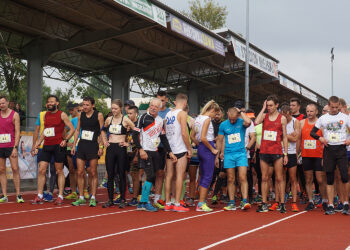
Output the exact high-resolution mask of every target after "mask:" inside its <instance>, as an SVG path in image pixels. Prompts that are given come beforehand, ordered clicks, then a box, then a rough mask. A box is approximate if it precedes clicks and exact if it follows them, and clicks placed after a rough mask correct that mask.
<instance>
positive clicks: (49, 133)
mask: <svg viewBox="0 0 350 250" xmlns="http://www.w3.org/2000/svg"><path fill="white" fill-rule="evenodd" d="M44 135H45V137H53V136H55V128H45V129H44Z"/></svg>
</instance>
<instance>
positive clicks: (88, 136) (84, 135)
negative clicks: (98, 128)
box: [81, 130, 94, 141]
mask: <svg viewBox="0 0 350 250" xmlns="http://www.w3.org/2000/svg"><path fill="white" fill-rule="evenodd" d="M92 138H94V132H93V131H88V130H83V131H81V139H83V140H87V141H92Z"/></svg>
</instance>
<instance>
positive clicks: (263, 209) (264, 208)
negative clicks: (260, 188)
mask: <svg viewBox="0 0 350 250" xmlns="http://www.w3.org/2000/svg"><path fill="white" fill-rule="evenodd" d="M256 211H257V212H258V213H267V212H268V211H269V210H268V209H267V205H266V203H263V204H261V205H260V206H259V207H258V209H257V210H256Z"/></svg>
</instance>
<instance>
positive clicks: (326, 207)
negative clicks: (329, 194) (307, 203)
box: [322, 202, 328, 211]
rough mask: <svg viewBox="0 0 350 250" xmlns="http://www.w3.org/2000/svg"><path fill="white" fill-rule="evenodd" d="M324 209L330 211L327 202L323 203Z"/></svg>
mask: <svg viewBox="0 0 350 250" xmlns="http://www.w3.org/2000/svg"><path fill="white" fill-rule="evenodd" d="M322 209H323V211H327V209H328V204H327V202H322Z"/></svg>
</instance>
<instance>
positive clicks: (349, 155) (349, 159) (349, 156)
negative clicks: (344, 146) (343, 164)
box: [348, 151, 350, 162]
mask: <svg viewBox="0 0 350 250" xmlns="http://www.w3.org/2000/svg"><path fill="white" fill-rule="evenodd" d="M348 162H350V151H348Z"/></svg>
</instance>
